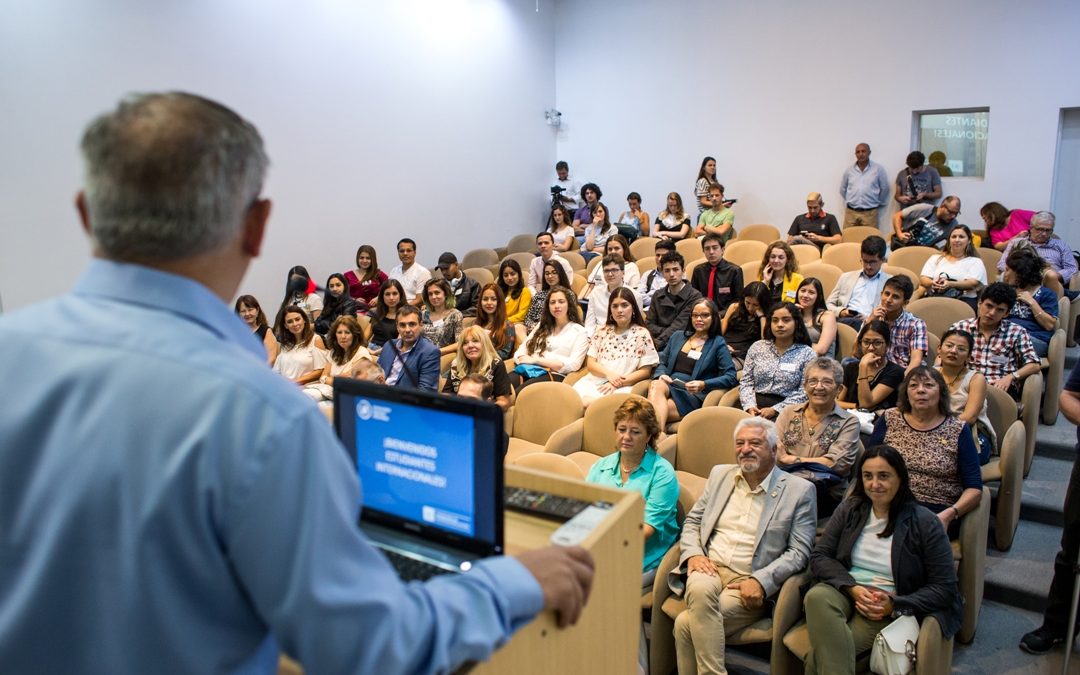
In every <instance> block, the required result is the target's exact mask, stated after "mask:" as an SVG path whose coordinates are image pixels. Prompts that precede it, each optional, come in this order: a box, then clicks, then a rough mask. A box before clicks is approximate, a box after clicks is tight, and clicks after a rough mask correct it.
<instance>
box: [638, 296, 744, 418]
mask: <svg viewBox="0 0 1080 675" xmlns="http://www.w3.org/2000/svg"><path fill="white" fill-rule="evenodd" d="M736 385H737V381H736V379H735V364H734V363H732V362H731V354H730V353H729V351H728V348H727V344H726V343H725V342H724V338H723V337H722V336H721V335H720V312H719V311H718V310H717V308H716V304H715V303H713V302H712V301H711V300H708V299H706V298H701V297H699V298H698V299H697V300H696V301H695V302H694V305H693V308H692V310H691V313H690V320H689V322H687V323H686V324H683V325H682V329H681V330H679V331H678V332H676V333H674V334H673V335H672V336H671V339H670V340H668V342H667V345H666V346H665V347H664V351H663V353H662V354H660V363H659V365H658V366H657V368H656V370H655V371H654V373H653V381H652V383H651V384H650V385H649V400H650V401H652V404H653V406H654V407H655V408H656V415H657V418H658V419H659V420H660V429H661V430H664V429H667V425H668V423H669V422H676V421H678V420H680V419H682V418H683V417H685V416H686V415H688V414H690V413H691V412H693V411H695V410H697V409H698V408H700V407H701V406H702V404H703V403H704V402H705V397H706V396H707V395H708V394H709V392H711V391H714V390H717V389H732V388H734V387H735V386H736Z"/></svg>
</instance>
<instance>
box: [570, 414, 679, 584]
mask: <svg viewBox="0 0 1080 675" xmlns="http://www.w3.org/2000/svg"><path fill="white" fill-rule="evenodd" d="M614 423H615V424H614V426H615V438H614V441H615V443H614V446H615V452H613V453H611V454H610V455H607V456H605V457H602V458H601V459H598V460H597V461H596V463H595V464H593V465H592V468H591V469H589V475H588V476H586V477H585V480H586V481H587V482H589V483H596V484H598V485H606V486H609V487H614V488H620V489H623V490H635V491H637V492H640V493H641V498H642V499H643V500H644V501H645V523H644V525H643V526H642V534H643V535H644V537H645V554H644V556H643V559H642V570H643V575H642V579H641V585H642V587H643V588H652V585H653V579H654V578H656V568H657V567H659V565H660V561H661V560H662V559H663V557H664V554H665V553H667V552H668V549H669V548H671V547H672V545H674V544H675V541H676V540H677V539H678V538H679V524H678V523H677V522H676V520H675V510H676V506H677V504H678V501H679V481H677V480H676V479H675V468H674V467H672V466H671V463H670V462H668V461H667V460H666V459H664V458H663V457H661V456H660V455H658V454H656V442H657V440H658V439H659V436H660V424H659V423H658V422H657V421H656V412H655V411H654V410H653V407H652V404H650V403H649V402H648V401H642V400H641V399H639V398H629V399H627V400H626V401H624V402H623V404H622V405H620V406H619V408H618V410H616V411H615V416H614Z"/></svg>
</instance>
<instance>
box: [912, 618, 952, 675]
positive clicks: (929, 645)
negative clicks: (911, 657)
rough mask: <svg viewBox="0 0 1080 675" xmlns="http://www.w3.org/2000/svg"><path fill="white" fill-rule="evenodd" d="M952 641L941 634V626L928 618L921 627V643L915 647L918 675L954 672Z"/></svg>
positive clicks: (938, 674) (935, 620) (944, 674)
mask: <svg viewBox="0 0 1080 675" xmlns="http://www.w3.org/2000/svg"><path fill="white" fill-rule="evenodd" d="M952 651H953V641H952V639H951V638H950V639H948V640H946V639H945V636H944V635H942V634H941V624H939V623H938V621H937V619H935V618H934V617H932V616H928V617H926V618H925V619H923V622H922V625H921V626H919V642H918V644H917V645H916V647H915V653H916V654H918V659H917V660H916V661H915V673H916V675H947V674H948V673H950V672H952Z"/></svg>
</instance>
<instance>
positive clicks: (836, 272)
mask: <svg viewBox="0 0 1080 675" xmlns="http://www.w3.org/2000/svg"><path fill="white" fill-rule="evenodd" d="M843 273H844V272H843V271H842V270H841V269H840V268H839V267H837V266H836V265H830V264H829V263H826V262H812V263H807V264H805V265H799V274H801V275H803V276H804V277H814V278H815V279H817V280H818V281H820V282H821V287H822V289H824V291H825V296H826V297H828V295H829V294H830V293H832V292H833V289H834V288H836V282H838V281H840V275H841V274H843Z"/></svg>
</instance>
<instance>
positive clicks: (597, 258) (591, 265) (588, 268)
mask: <svg viewBox="0 0 1080 675" xmlns="http://www.w3.org/2000/svg"><path fill="white" fill-rule="evenodd" d="M603 259H604V256H600V255H598V256H595V257H593V259H592V260H590V261H589V262H587V263H586V264H585V278H586V279H588V278H589V275H591V274H592V271H593V270H594V269H596V266H597V265H599V264H600V261H601V260H603Z"/></svg>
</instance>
